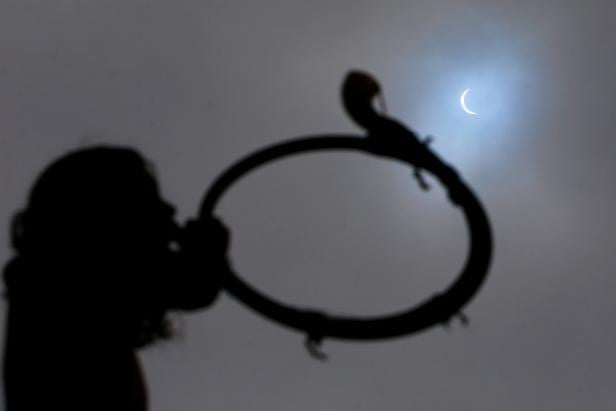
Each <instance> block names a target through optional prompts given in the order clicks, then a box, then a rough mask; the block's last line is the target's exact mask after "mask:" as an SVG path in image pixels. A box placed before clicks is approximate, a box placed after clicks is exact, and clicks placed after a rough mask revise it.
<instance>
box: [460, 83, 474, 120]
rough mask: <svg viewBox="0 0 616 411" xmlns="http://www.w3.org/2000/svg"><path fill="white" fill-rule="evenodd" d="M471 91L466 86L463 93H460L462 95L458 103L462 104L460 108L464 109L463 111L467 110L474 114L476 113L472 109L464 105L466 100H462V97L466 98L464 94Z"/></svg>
mask: <svg viewBox="0 0 616 411" xmlns="http://www.w3.org/2000/svg"><path fill="white" fill-rule="evenodd" d="M469 91H471V89H470V88H467V89H466V90H464V93H462V96H461V97H460V105H461V106H462V110H464V111H465V112H467V113H468V114H472V115H475V114H477V113H475V112H474V111H472V110H471V109H469V108H468V107H467V106H466V102H465V101H464V99H466V95H467V94H468V92H469Z"/></svg>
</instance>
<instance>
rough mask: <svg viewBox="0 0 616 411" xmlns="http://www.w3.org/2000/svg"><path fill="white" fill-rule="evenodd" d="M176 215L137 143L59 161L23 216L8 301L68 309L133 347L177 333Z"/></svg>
mask: <svg viewBox="0 0 616 411" xmlns="http://www.w3.org/2000/svg"><path fill="white" fill-rule="evenodd" d="M173 214H174V209H173V207H171V206H170V205H169V204H168V203H166V202H165V201H164V200H163V199H162V198H161V197H160V194H159V191H158V186H157V183H156V180H155V178H154V175H153V172H152V170H151V168H150V166H149V164H148V163H147V162H146V161H145V160H144V159H143V157H141V156H140V155H139V154H138V153H137V152H136V151H134V150H132V149H128V148H119V147H94V148H88V149H83V150H78V151H75V152H71V153H69V154H67V155H65V156H63V157H61V158H59V159H58V160H56V161H54V162H53V163H52V164H51V165H50V166H49V167H47V168H46V169H45V170H44V171H43V173H42V174H41V175H40V177H39V178H38V179H37V181H36V182H35V184H34V186H33V188H32V190H31V192H30V195H29V198H28V202H27V205H26V208H25V209H24V210H23V211H21V212H20V213H18V214H17V216H16V217H15V219H14V222H13V229H12V240H13V246H14V248H15V251H16V254H17V255H16V258H15V259H14V260H13V262H12V263H10V264H9V266H8V267H7V270H6V272H5V276H6V278H5V281H6V283H7V290H8V295H9V299H10V300H13V297H15V299H14V300H15V302H16V301H17V299H20V300H21V301H24V302H25V303H26V304H27V306H28V307H30V309H33V310H40V309H42V308H45V307H51V306H53V307H56V308H59V309H60V311H61V312H64V311H62V310H69V311H70V313H71V316H72V317H73V319H74V320H75V321H79V323H80V324H81V325H80V327H82V329H83V330H86V329H87V326H85V325H84V324H86V323H87V322H90V323H91V324H92V325H93V327H91V328H90V330H91V331H92V332H95V333H98V332H99V331H100V332H101V335H105V336H106V337H107V336H111V338H115V337H118V338H121V339H122V340H124V341H126V339H130V341H132V342H131V343H132V344H133V345H144V344H147V343H149V342H151V341H154V340H155V339H156V338H158V337H162V336H166V335H168V334H169V330H168V327H167V325H166V322H165V320H164V314H165V310H166V307H165V305H164V302H161V301H160V295H161V289H162V288H163V287H164V280H163V277H164V276H163V271H164V270H165V269H167V270H169V269H170V268H172V267H168V266H167V265H166V264H167V263H168V262H169V261H170V260H172V258H171V257H170V255H171V254H172V252H171V251H170V249H169V246H170V244H171V243H172V242H173V241H174V240H175V238H176V236H177V234H178V227H177V225H176V223H175V222H174V219H173ZM22 297H23V298H22ZM106 337H105V338H106Z"/></svg>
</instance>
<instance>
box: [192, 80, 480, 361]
mask: <svg viewBox="0 0 616 411" xmlns="http://www.w3.org/2000/svg"><path fill="white" fill-rule="evenodd" d="M380 90H381V87H380V85H379V83H378V82H377V81H376V80H375V79H374V78H373V77H372V76H370V75H369V74H366V73H362V72H358V71H353V72H350V73H349V74H348V75H347V77H346V79H345V81H344V84H343V87H342V97H343V104H344V107H345V109H346V111H347V113H348V114H349V116H350V117H351V118H352V119H353V120H354V121H355V122H356V123H357V124H358V125H359V126H361V127H362V128H363V129H364V130H366V132H367V135H365V136H354V135H319V136H308V137H303V138H297V139H293V140H289V141H286V142H283V143H280V144H275V145H272V146H269V147H265V148H263V149H261V150H258V151H256V152H255V153H252V154H250V155H248V156H247V157H244V158H243V159H241V160H240V161H238V162H237V163H235V164H233V165H232V166H231V167H229V168H228V169H227V170H226V171H224V172H223V173H222V174H221V175H220V176H219V177H218V178H217V179H216V180H215V181H214V183H213V184H212V186H211V187H210V188H209V190H208V191H207V193H206V195H205V197H204V199H203V201H202V204H201V209H200V215H201V217H202V218H207V217H208V216H209V215H210V214H211V213H212V212H213V210H214V209H215V207H216V204H217V202H218V201H219V200H220V198H221V197H222V196H223V194H224V193H225V191H226V190H227V189H228V188H229V187H230V186H231V185H232V184H233V183H234V182H236V181H237V180H238V179H240V178H241V177H242V176H244V175H246V174H248V173H249V172H251V171H253V170H255V169H256V168H258V167H261V166H263V165H265V164H267V163H270V162H273V161H276V160H279V159H281V158H283V157H288V156H293V155H297V154H301V153H307V152H314V151H325V150H352V151H358V152H363V153H367V154H369V155H374V156H378V157H382V158H387V159H390V160H394V161H398V162H402V163H403V164H406V165H408V166H410V167H411V168H412V170H413V171H414V175H415V177H416V178H417V180H418V182H419V184H420V185H421V187H422V188H424V189H427V188H428V187H427V184H426V183H425V181H424V180H423V178H422V172H424V171H425V172H428V173H430V174H432V175H433V176H434V177H436V179H437V180H438V181H439V182H440V183H441V184H442V185H443V186H444V187H445V189H446V190H447V193H448V197H449V200H450V201H451V202H452V204H453V205H454V206H455V207H459V208H460V210H461V211H462V214H463V216H464V218H465V221H466V224H467V227H468V231H469V236H470V242H469V243H470V250H469V252H468V256H467V259H466V262H465V264H464V266H463V268H462V271H461V273H460V274H459V276H458V277H457V279H456V280H455V281H454V282H453V284H451V285H450V286H449V288H447V289H446V290H444V291H442V292H441V293H438V294H436V295H433V296H431V297H429V298H428V299H427V300H425V301H424V302H422V303H420V304H419V305H417V306H415V307H411V308H409V309H408V310H404V311H401V312H396V313H392V314H390V315H385V316H377V317H367V318H360V317H338V316H332V315H328V314H327V313H324V312H320V311H317V310H306V309H301V308H298V307H294V306H290V305H285V304H282V303H281V302H278V301H276V300H274V299H272V298H270V297H268V296H266V295H264V294H262V293H260V292H259V291H257V290H256V289H255V288H253V287H252V286H250V285H249V284H248V283H247V282H246V280H244V279H243V277H240V276H239V275H237V274H233V275H230V276H229V277H228V279H227V281H226V283H225V285H224V287H225V289H226V290H227V291H228V292H229V293H230V294H231V295H233V296H234V297H235V298H236V299H238V300H240V301H241V302H242V303H244V304H246V305H247V306H248V307H250V308H251V309H253V310H255V311H257V312H259V313H260V314H262V315H264V316H266V317H268V318H270V319H271V320H274V321H276V322H278V323H280V324H283V325H285V326H287V327H291V328H294V329H297V330H300V331H303V332H305V333H306V334H307V336H308V338H307V341H306V344H307V347H308V349H309V350H310V351H311V353H312V354H313V355H314V356H316V357H317V358H323V357H324V356H323V354H322V353H320V352H319V351H318V344H319V343H320V342H321V341H322V340H323V339H324V338H338V339H349V340H377V339H384V338H393V337H399V336H403V335H409V334H413V333H417V332H420V331H423V330H426V329H428V328H430V327H432V326H435V325H441V324H448V323H449V321H450V320H451V319H452V318H454V317H459V318H460V319H461V320H462V322H463V323H466V322H467V320H466V317H465V316H464V315H463V314H461V312H462V311H461V310H462V308H463V307H464V306H465V305H466V304H468V303H469V302H470V301H471V300H472V298H473V297H474V296H475V295H476V293H477V292H478V290H479V289H480V287H481V285H482V283H483V282H484V280H485V279H486V276H487V273H488V268H489V265H490V260H491V256H492V234H491V229H490V224H489V221H488V217H487V215H486V212H485V210H484V209H483V207H482V205H481V203H480V202H479V200H478V199H477V197H476V196H475V195H474V194H473V192H472V191H471V189H470V188H469V187H468V186H467V185H466V184H465V183H464V181H463V180H462V179H461V178H460V176H459V175H458V173H457V172H456V171H455V170H454V169H453V168H452V167H451V166H450V165H448V164H447V163H445V162H444V161H443V160H441V159H440V158H439V157H438V156H437V155H436V154H435V153H434V152H433V151H432V150H431V149H430V147H429V145H428V143H429V140H427V141H421V140H420V139H419V138H418V137H417V136H416V135H415V133H414V132H412V131H411V130H409V129H408V128H406V127H405V126H404V125H402V124H401V123H399V122H397V121H395V120H394V119H391V118H389V117H387V116H386V115H384V114H382V113H378V112H377V111H376V110H375V109H374V108H373V106H372V101H373V99H374V98H375V97H376V96H377V95H379V93H380Z"/></svg>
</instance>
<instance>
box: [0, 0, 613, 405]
mask: <svg viewBox="0 0 616 411" xmlns="http://www.w3.org/2000/svg"><path fill="white" fill-rule="evenodd" d="M615 4H616V3H614V2H613V1H608V0H603V1H601V0H589V1H584V2H581V1H570V0H567V1H557V0H539V1H519V0H518V1H513V0H510V1H507V2H504V1H499V2H495V1H487V0H465V1H453V0H449V1H446V0H432V1H421V2H419V1H416V2H412V1H401V0H383V1H379V2H374V1H359V0H357V1H350V0H347V1H342V0H328V1H319V0H317V1H312V2H307V1H302V2H300V1H296V0H285V1H282V0H279V1H273V0H261V1H234V0H226V1H218V0H216V1H186V0H177V1H173V2H170V1H167V2H163V1H159V0H148V1H136V0H123V1H115V0H108V1H92V0H79V1H78V0H56V1H53V2H49V1H42V0H38V1H33V0H5V1H3V2H2V3H0V147H1V148H2V149H1V150H0V175H2V180H1V181H0V193H1V195H2V202H1V203H0V232H2V233H5V234H4V235H3V236H1V237H0V240H1V241H0V260H1V261H6V260H7V259H8V258H9V257H10V250H9V247H8V242H7V233H8V226H7V222H8V219H9V217H10V216H11V215H12V214H13V213H14V211H15V210H16V209H17V208H19V207H21V206H22V205H23V202H24V196H25V194H26V192H27V190H28V189H29V187H30V184H31V183H32V182H33V179H34V177H35V175H36V174H37V173H38V172H39V171H40V170H41V168H42V167H44V166H45V165H46V164H47V163H48V162H50V161H51V160H52V159H53V158H55V157H56V156H58V155H60V154H61V153H63V152H65V151H67V150H69V149H74V148H77V147H82V146H87V145H89V144H94V143H102V142H108V143H120V144H125V145H131V146H134V147H137V148H138V149H140V150H141V151H142V152H143V153H144V155H146V156H147V157H148V158H150V159H152V160H153V161H154V162H155V163H156V165H157V169H158V172H159V175H160V180H161V184H162V188H163V192H164V193H165V195H166V196H167V198H168V199H169V200H171V201H172V202H173V203H175V204H176V205H177V206H178V209H179V214H180V217H182V218H185V217H187V216H191V215H194V213H195V211H196V209H197V206H198V203H199V200H200V198H201V196H202V194H203V192H204V190H205V188H206V187H207V186H208V184H209V183H210V182H211V181H212V180H213V179H214V178H215V176H216V175H217V173H219V172H221V171H222V170H223V169H224V168H225V167H226V166H228V165H229V164H231V163H232V162H233V161H235V160H236V159H238V158H239V157H240V156H242V155H245V154H247V153H249V152H251V151H252V150H254V149H257V148H260V147H263V146H264V145H267V144H270V143H274V142H279V141H283V140H285V139H287V138H290V137H293V136H299V135H307V134H313V133H321V132H354V131H358V130H356V128H355V127H354V126H353V125H352V124H351V123H350V121H349V120H348V119H347V118H346V117H345V115H344V113H343V112H342V109H341V106H340V102H339V87H340V83H341V80H342V78H343V76H344V74H345V73H346V71H347V70H349V69H352V68H361V69H364V70H368V71H371V72H372V73H374V74H375V75H377V76H378V77H379V78H380V79H381V81H382V83H383V85H384V88H385V94H386V98H387V103H388V108H389V112H390V113H391V114H392V115H393V116H395V117H397V118H399V119H400V120H402V121H404V122H405V123H406V124H408V125H409V126H410V127H412V128H413V129H414V130H416V131H417V132H418V133H419V134H421V135H428V134H430V135H434V136H435V137H436V141H435V142H434V144H433V146H434V148H435V150H436V151H438V152H439V153H441V154H442V156H443V157H444V158H445V159H447V160H448V161H449V162H450V163H452V164H453V165H455V166H456V167H457V168H458V169H459V171H460V172H461V173H462V175H463V176H464V178H465V179H466V181H467V182H469V184H470V185H471V187H473V188H474V189H475V191H476V192H477V193H478V195H479V196H480V198H481V199H482V201H483V203H484V205H485V206H486V208H487V209H488V212H489V214H490V217H491V220H492V224H493V229H494V234H495V247H496V248H495V256H494V264H493V266H492V268H491V271H490V277H489V278H488V281H487V283H486V285H485V287H484V288H483V289H482V291H481V292H480V294H479V296H478V297H477V298H476V299H475V300H474V301H473V302H472V304H471V305H470V306H469V307H468V309H467V314H468V315H469V316H470V318H471V326H470V327H469V328H466V329H464V328H462V327H461V326H460V325H459V324H454V325H453V326H452V327H451V328H450V330H449V331H447V330H445V329H433V330H430V331H428V332H426V333H423V334H420V335H418V336H415V337H412V338H403V339H397V340H391V341H386V342H377V343H349V342H340V341H335V340H334V341H332V340H329V341H326V342H325V345H324V350H325V351H326V352H327V353H328V354H329V355H330V356H331V360H330V361H329V362H327V363H325V364H323V363H320V362H317V361H314V360H312V359H311V358H310V357H309V356H308V355H307V353H306V351H305V350H304V348H303V339H304V337H303V336H302V335H300V334H298V333H296V332H294V331H290V330H287V329H283V328H281V327H279V326H277V325H275V324H273V323H271V322H269V321H266V320H265V319H262V318H261V317H258V316H257V315H255V314H253V313H252V312H250V311H249V310H247V309H245V308H244V307H243V306H240V305H239V304H238V303H237V302H236V301H234V300H232V299H230V298H228V297H227V296H224V297H223V298H222V299H221V300H220V301H219V302H218V303H217V304H216V306H215V307H214V308H213V309H211V310H209V311H207V312H203V313H198V314H193V315H189V316H183V317H182V318H181V319H180V322H181V326H182V329H183V331H182V336H181V337H180V338H179V339H178V340H177V341H173V342H170V343H164V344H162V345H159V346H157V347H153V348H151V349H149V350H147V351H146V352H144V353H143V355H142V358H143V361H144V366H145V370H146V373H147V379H148V381H149V386H150V397H151V402H152V410H154V411H162V410H171V409H173V410H182V411H192V410H203V409H208V410H294V411H308V410H311V411H312V410H340V411H342V410H376V409H384V410H405V411H407V410H431V411H440V410H443V411H445V410H453V409H455V410H473V411H475V410H486V411H488V410H490V411H491V410H499V411H508V410H511V411H514V410H515V411H518V410H522V409H523V410H529V411H532V410H564V411H566V410H580V409H592V410H612V409H614V408H615V407H616V399H615V398H616V397H614V395H613V392H612V391H613V388H614V369H615V368H616V345H615V344H613V341H614V338H616V322H614V320H613V318H614V314H616V305H615V304H614V302H613V301H612V299H611V297H612V295H613V290H614V288H615V287H616V279H615V278H614V276H613V272H612V271H613V268H612V266H613V258H614V252H613V250H612V248H613V241H614V235H613V231H614V229H615V228H616V227H615V223H614V218H613V214H612V210H613V209H614V206H615V205H616V204H615V202H616V196H615V195H614V188H613V187H614V185H613V182H612V177H613V176H614V175H616V163H615V162H613V161H612V159H613V157H614V154H616V145H615V144H614V142H613V141H612V138H613V137H612V133H613V130H614V129H615V128H616V115H614V114H615V112H614V109H613V107H614V105H613V103H612V102H611V99H612V98H613V96H614V94H615V93H616V80H614V73H616V52H615V49H614V43H613V39H614V37H615V36H616V32H615V29H614V25H613V20H614V18H615V17H616V6H615ZM469 87H470V88H472V90H471V92H470V94H469V96H468V99H467V102H468V104H469V106H471V108H472V109H473V110H475V111H477V112H479V115H478V116H475V117H471V116H468V115H466V114H464V113H463V112H462V110H461V108H460V107H459V105H458V98H459V95H460V94H461V92H462V91H463V90H464V89H465V88H469ZM219 214H220V215H221V216H222V217H223V218H224V220H225V221H226V222H227V223H228V225H229V226H230V227H231V228H232V230H233V244H232V256H233V260H234V263H235V267H236V268H237V270H238V271H239V272H240V273H242V274H243V276H244V277H246V278H249V279H250V281H251V282H252V283H253V284H255V285H256V286H258V287H259V288H260V289H262V290H266V291H267V292H268V293H271V294H272V295H275V296H276V297H278V298H280V299H282V300H284V301H288V302H292V303H296V304H302V305H308V306H313V307H321V308H325V309H328V310H330V311H333V312H342V313H355V314H380V313H385V312H389V311H391V310H396V309H401V308H404V307H407V306H410V305H412V304H416V303H418V302H419V301H421V300H422V299H423V298H426V297H427V296H429V295H432V294H433V293H434V292H436V291H438V290H441V289H443V288H444V287H445V286H446V285H448V284H449V282H450V281H452V280H453V278H455V276H456V275H457V271H458V270H459V267H460V266H461V264H462V262H463V260H464V257H465V253H466V247H467V239H466V232H465V226H464V223H463V220H462V217H461V215H460V214H459V212H458V211H457V210H456V209H453V208H452V207H450V206H449V204H448V203H447V202H446V200H445V197H444V193H443V191H442V190H441V189H440V188H437V189H434V190H433V191H432V192H430V193H429V194H425V193H422V192H421V191H420V190H419V188H418V187H417V184H416V182H415V181H414V180H413V179H412V177H411V173H410V171H409V170H408V169H406V168H404V167H402V166H400V165H396V164H393V163H388V162H384V161H381V160H376V159H371V158H368V157H363V156H360V155H352V154H335V153H332V154H321V155H307V156H304V157H301V158H294V159H291V160H289V161H285V162H282V163H279V164H276V165H272V166H271V167H268V168H266V169H263V170H260V171H259V172H258V173H255V174H253V175H251V176H249V177H248V178H246V179H245V180H242V181H241V182H240V183H239V184H238V185H237V186H235V187H234V188H233V190H232V191H230V192H229V194H228V196H226V197H225V198H224V201H223V202H222V203H221V207H220V209H219ZM279 253H281V254H282V255H284V256H285V257H284V258H283V259H275V258H274V256H276V255H278V254H279ZM2 311H3V313H4V311H5V307H4V306H2Z"/></svg>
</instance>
